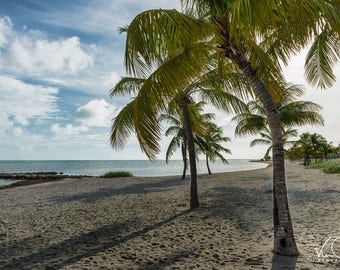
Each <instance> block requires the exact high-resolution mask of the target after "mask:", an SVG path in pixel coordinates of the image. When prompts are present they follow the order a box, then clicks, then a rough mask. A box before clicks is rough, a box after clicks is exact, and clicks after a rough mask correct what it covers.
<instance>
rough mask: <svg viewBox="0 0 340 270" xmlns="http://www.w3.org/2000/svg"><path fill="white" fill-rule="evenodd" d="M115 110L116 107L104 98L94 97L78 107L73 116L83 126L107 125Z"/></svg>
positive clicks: (109, 123)
mask: <svg viewBox="0 0 340 270" xmlns="http://www.w3.org/2000/svg"><path fill="white" fill-rule="evenodd" d="M116 112H117V108H116V107H115V106H113V105H111V104H110V103H108V102H107V101H106V100H105V99H94V100H91V101H89V102H88V103H87V104H85V105H83V106H81V107H79V108H78V109H77V111H76V117H75V118H76V120H78V121H80V122H81V123H82V124H83V125H84V126H88V127H109V126H110V125H111V119H112V118H113V117H114V116H115V114H116Z"/></svg>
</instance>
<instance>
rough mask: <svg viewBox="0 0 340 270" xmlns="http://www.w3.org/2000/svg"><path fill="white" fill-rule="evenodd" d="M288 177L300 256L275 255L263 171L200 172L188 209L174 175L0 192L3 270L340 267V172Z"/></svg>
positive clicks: (268, 179) (268, 183)
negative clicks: (196, 201)
mask: <svg viewBox="0 0 340 270" xmlns="http://www.w3.org/2000/svg"><path fill="white" fill-rule="evenodd" d="M286 174H287V185H288V195H289V202H290V210H291V215H292V219H293V224H294V231H295V236H296V241H297V244H298V247H299V250H300V253H301V255H300V256H299V257H298V258H297V259H296V258H287V257H279V256H274V255H273V253H272V244H273V237H272V168H270V167H269V168H266V169H260V170H254V171H243V172H231V173H220V174H214V175H212V176H208V175H200V176H199V180H198V186H199V196H200V203H201V207H200V208H199V209H196V210H193V211H189V210H188V207H189V179H187V180H185V181H182V180H180V176H171V177H153V178H141V177H131V178H120V179H117V178H116V179H101V178H86V179H66V180H63V181H57V182H49V183H41V184H36V185H30V186H23V187H17V188H12V189H6V190H0V217H1V218H0V270H5V269H6V270H10V269H72V270H73V269H83V270H85V269H89V270H90V269H102V270H104V269H288V270H289V269H304V270H307V269H340V226H339V224H340V176H339V175H326V174H324V173H322V172H320V171H319V170H305V169H304V168H303V167H302V166H299V165H296V164H293V163H286ZM331 244H333V245H331ZM320 251H321V252H320ZM321 255H323V256H321ZM327 256H328V257H327ZM337 256H339V258H338V257H337Z"/></svg>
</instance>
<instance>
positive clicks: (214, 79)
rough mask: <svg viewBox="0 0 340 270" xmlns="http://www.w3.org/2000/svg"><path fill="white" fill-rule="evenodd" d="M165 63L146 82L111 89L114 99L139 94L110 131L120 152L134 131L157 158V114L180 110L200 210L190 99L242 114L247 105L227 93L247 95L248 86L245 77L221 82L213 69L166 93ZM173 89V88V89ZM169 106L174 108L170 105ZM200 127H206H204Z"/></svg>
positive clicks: (194, 201) (194, 203) (194, 202)
mask: <svg viewBox="0 0 340 270" xmlns="http://www.w3.org/2000/svg"><path fill="white" fill-rule="evenodd" d="M175 58H176V57H175ZM168 61H171V60H168ZM174 61H175V60H174ZM175 62H176V61H175ZM166 64H167V63H165V64H162V65H160V67H158V69H156V70H155V71H154V72H153V73H152V74H151V75H150V76H149V77H147V78H146V79H143V78H134V77H125V78H123V79H122V80H121V81H120V82H118V84H117V85H116V86H115V87H114V88H113V89H112V90H111V93H110V94H111V96H115V95H121V94H128V95H133V94H135V95H136V96H135V97H134V98H133V101H131V102H130V103H129V104H127V105H126V107H125V108H123V109H122V110H121V112H120V113H119V114H118V115H117V117H116V118H115V119H114V123H113V126H112V130H111V144H112V146H113V147H114V148H115V149H121V148H122V147H123V146H124V144H125V141H126V139H127V138H128V137H129V136H130V135H131V134H132V132H133V131H134V132H135V134H136V136H137V139H138V141H139V144H140V147H141V149H142V151H144V152H145V153H146V155H147V156H148V157H149V158H150V159H154V158H155V156H156V154H157V153H158V152H159V141H160V139H161V131H160V130H161V126H160V122H159V118H158V114H159V113H162V112H164V111H166V110H167V109H169V108H171V107H172V108H173V107H176V108H179V110H180V112H181V115H182V118H183V127H184V130H185V134H186V143H187V144H186V146H187V149H188V154H189V163H190V177H191V182H190V208H197V207H198V206H199V201H198V193H197V168H196V153H195V143H194V134H193V130H194V127H193V125H198V124H199V121H196V122H197V123H195V122H194V121H193V120H195V119H194V118H193V117H192V115H191V114H190V108H191V107H193V106H192V104H193V98H192V97H191V96H199V97H200V98H201V99H202V100H207V101H209V102H210V103H211V104H213V105H214V106H216V107H217V108H219V109H223V110H225V111H226V112H229V111H231V110H234V111H235V112H240V111H241V110H244V109H245V104H244V103H243V102H242V101H241V100H240V99H239V98H238V97H237V96H236V95H233V94H231V93H229V92H228V90H229V91H230V90H233V89H234V87H235V86H236V87H235V89H236V90H235V91H234V92H236V93H238V91H241V93H242V91H243V92H246V90H248V88H247V87H248V86H247V84H246V83H245V82H244V81H242V78H239V77H237V76H234V77H231V78H229V80H225V81H224V80H221V79H220V78H219V76H217V75H218V74H221V72H220V71H217V70H212V71H207V72H206V73H205V74H203V75H201V76H200V77H198V78H195V79H193V80H192V81H191V83H190V84H188V85H187V86H185V87H184V88H183V89H177V88H174V89H172V91H169V92H166V91H165V90H164V87H163V85H162V84H161V83H160V82H162V76H163V73H162V72H164V70H167V67H166ZM164 66H165V67H164ZM174 86H175V85H172V87H174ZM181 86H182V85H181ZM176 87H177V86H176ZM170 89H171V86H170ZM226 101H228V102H226ZM166 104H167V105H166ZM169 104H175V105H172V106H169ZM200 127H201V128H202V127H204V126H202V125H201V126H200Z"/></svg>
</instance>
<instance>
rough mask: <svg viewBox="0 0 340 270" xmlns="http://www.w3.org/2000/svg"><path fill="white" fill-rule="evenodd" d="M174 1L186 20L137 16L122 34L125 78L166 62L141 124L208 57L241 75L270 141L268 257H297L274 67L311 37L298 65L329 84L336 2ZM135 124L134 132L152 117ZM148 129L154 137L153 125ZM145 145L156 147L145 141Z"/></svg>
mask: <svg viewBox="0 0 340 270" xmlns="http://www.w3.org/2000/svg"><path fill="white" fill-rule="evenodd" d="M182 3H183V6H184V8H185V10H186V13H187V14H182V13H180V12H178V11H176V10H150V11H145V12H143V13H141V14H139V15H138V16H137V17H136V18H135V19H134V20H133V21H132V22H131V24H130V25H129V27H128V28H125V29H124V30H126V32H127V42H126V55H125V63H126V68H127V71H128V72H129V73H132V74H135V75H138V74H143V73H144V74H145V73H147V72H149V71H150V70H152V68H153V67H154V66H155V65H156V64H157V63H160V62H162V61H164V59H169V61H167V62H166V65H164V66H163V67H162V68H161V69H158V71H159V72H160V73H157V76H156V77H157V85H158V88H159V86H162V88H163V89H166V90H163V91H162V92H161V93H157V94H156V93H155V92H154V91H151V92H153V94H155V95H154V96H153V98H152V101H150V102H152V104H153V106H152V107H151V106H150V108H149V109H148V112H147V113H145V118H147V115H149V113H150V112H153V111H155V107H162V106H164V99H162V98H161V97H162V96H163V94H164V93H167V95H171V94H174V93H176V90H175V89H184V88H185V86H187V85H189V82H190V81H191V80H192V78H194V77H197V76H199V75H200V74H202V72H204V70H206V69H209V68H210V67H211V63H212V60H211V59H216V62H217V65H218V66H225V67H227V68H226V69H227V70H228V71H229V74H235V73H236V74H239V73H240V72H242V74H243V76H244V78H245V79H246V81H247V82H248V83H249V84H250V86H251V87H252V89H253V91H254V93H255V95H256V96H257V97H258V99H259V100H260V102H261V103H262V105H263V107H264V109H265V113H266V116H267V119H268V124H269V127H270V130H271V135H272V140H273V192H274V196H273V198H274V211H273V213H274V252H275V253H279V254H282V255H297V254H298V250H297V247H296V243H295V239H294V234H293V227H292V222H291V217H290V213H289V208H288V200H287V191H286V183H285V168H284V150H283V141H282V133H281V123H280V118H279V116H278V113H277V109H276V105H275V102H274V100H275V99H276V94H277V92H278V91H280V90H282V88H283V87H282V85H283V82H284V80H283V78H282V75H281V67H280V61H282V62H283V63H287V62H288V60H289V58H290V57H291V56H292V55H294V54H295V53H297V52H298V51H299V50H301V49H302V48H303V47H304V46H305V45H307V44H308V42H310V40H311V39H312V38H315V42H314V44H313V46H312V47H311V50H310V53H309V54H308V57H307V61H306V77H307V79H308V80H309V81H310V82H311V83H312V84H314V85H318V86H320V87H326V86H329V85H331V84H332V83H334V81H335V76H334V74H333V73H332V67H333V66H334V64H335V63H336V61H337V58H338V56H339V51H338V50H339V43H338V38H339V32H340V26H339V17H340V15H339V14H340V13H339V10H338V9H337V8H338V7H337V6H335V5H337V3H336V1H335V0H332V1H325V0H319V1H309V0H302V1H293V0H292V1H285V2H284V3H282V1H269V2H268V3H267V4H266V5H263V3H262V2H261V1H252V2H251V3H250V1H246V0H245V1H212V0H190V1H182ZM258 14H261V16H258ZM287 22H290V23H293V24H294V27H291V26H290V25H291V24H287ZM165 71H166V72H165ZM174 78H176V80H174ZM142 92H144V91H142ZM140 99H143V101H144V102H146V99H147V95H146V94H145V93H141V95H140ZM139 103H140V104H143V102H139ZM184 104H185V102H184ZM141 106H142V105H139V106H136V107H137V108H136V109H137V110H141V108H138V107H141ZM141 120H143V121H140V123H143V124H141V127H142V126H145V123H147V122H148V123H150V121H149V120H154V119H152V118H149V119H148V121H146V119H141ZM148 129H149V131H152V132H149V133H155V134H156V135H157V132H156V131H157V125H156V123H155V122H154V123H153V124H152V125H149V126H148ZM155 137H157V136H154V137H153V138H155ZM149 146H151V148H153V150H154V149H157V145H155V143H154V141H153V140H152V141H151V142H150V145H149Z"/></svg>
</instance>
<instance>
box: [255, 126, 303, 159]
mask: <svg viewBox="0 0 340 270" xmlns="http://www.w3.org/2000/svg"><path fill="white" fill-rule="evenodd" d="M259 134H260V137H261V138H258V139H254V140H252V141H251V142H250V147H253V146H255V145H267V146H269V147H268V148H267V151H266V153H265V154H264V156H263V158H264V159H267V158H268V157H270V155H269V154H270V152H271V151H272V148H273V142H272V137H271V133H270V130H269V129H268V128H267V127H265V128H264V129H263V130H262V131H260V132H259ZM297 135H298V133H297V130H296V129H292V128H287V129H285V128H282V140H283V146H284V150H285V152H286V151H287V149H286V146H289V145H292V144H294V143H295V141H291V140H289V139H290V138H291V137H297Z"/></svg>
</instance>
